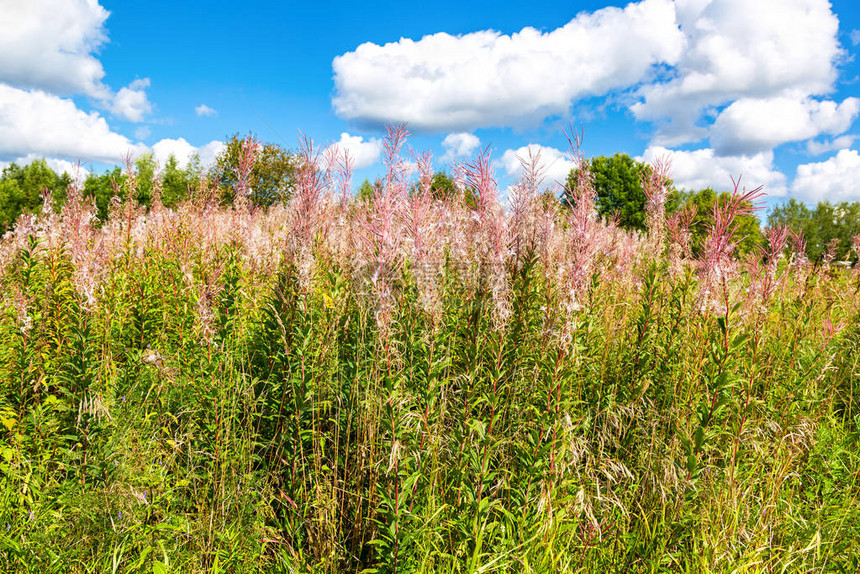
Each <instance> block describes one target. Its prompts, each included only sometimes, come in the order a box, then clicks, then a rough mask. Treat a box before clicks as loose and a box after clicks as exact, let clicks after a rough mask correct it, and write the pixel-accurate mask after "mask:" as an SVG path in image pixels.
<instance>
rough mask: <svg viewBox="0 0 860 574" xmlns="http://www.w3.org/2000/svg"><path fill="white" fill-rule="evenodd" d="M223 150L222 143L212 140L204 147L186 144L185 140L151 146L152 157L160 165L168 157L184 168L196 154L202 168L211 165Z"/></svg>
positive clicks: (180, 139)
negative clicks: (171, 157)
mask: <svg viewBox="0 0 860 574" xmlns="http://www.w3.org/2000/svg"><path fill="white" fill-rule="evenodd" d="M223 149H224V142H220V141H217V140H213V141H211V142H209V143H208V144H206V145H203V146H200V147H195V146H193V145H191V144H190V143H188V142H187V141H186V140H185V138H178V139H163V140H161V141H159V142H157V143H156V144H154V145H153V146H152V155H153V157H154V158H155V161H157V162H158V163H159V164H160V165H164V164H165V163H166V162H167V160H168V159H170V156H173V157H175V158H176V161H177V163H178V164H179V167H181V168H184V167H186V166H187V165H188V162H189V161H191V158H192V157H193V156H194V155H195V154H197V157H198V158H199V159H200V163H201V164H202V165H204V166H208V165H211V164H212V163H213V162H214V161H215V158H216V157H217V156H218V154H219V153H221V150H223Z"/></svg>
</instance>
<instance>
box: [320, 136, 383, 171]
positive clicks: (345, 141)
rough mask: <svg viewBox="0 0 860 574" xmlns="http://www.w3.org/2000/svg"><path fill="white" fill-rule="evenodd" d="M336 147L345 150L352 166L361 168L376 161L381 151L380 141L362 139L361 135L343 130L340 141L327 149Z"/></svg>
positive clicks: (341, 151) (341, 150)
mask: <svg viewBox="0 0 860 574" xmlns="http://www.w3.org/2000/svg"><path fill="white" fill-rule="evenodd" d="M334 147H337V148H338V149H339V150H340V153H343V151H344V150H346V152H347V153H349V157H351V158H352V159H353V161H354V162H355V164H354V166H353V167H354V168H355V169H361V168H363V167H368V166H371V165H373V164H374V163H376V161H377V160H378V159H379V154H380V153H382V142H381V141H379V140H378V139H376V138H371V139H370V140H368V141H364V138H363V137H361V136H351V135H349V134H348V133H346V132H344V133H342V134H340V141H339V142H337V143H334V144H332V145H330V146H329V149H331V148H334Z"/></svg>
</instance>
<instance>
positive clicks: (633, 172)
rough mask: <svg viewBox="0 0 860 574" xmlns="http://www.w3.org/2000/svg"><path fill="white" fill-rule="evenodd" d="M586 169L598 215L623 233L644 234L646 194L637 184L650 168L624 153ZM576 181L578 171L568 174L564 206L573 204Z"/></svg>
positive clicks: (595, 161)
mask: <svg viewBox="0 0 860 574" xmlns="http://www.w3.org/2000/svg"><path fill="white" fill-rule="evenodd" d="M589 167H590V170H591V173H592V177H593V181H594V190H595V192H596V194H597V198H596V201H595V205H596V207H597V215H599V216H600V217H604V218H617V220H618V224H619V225H620V226H621V227H622V228H624V229H635V230H637V231H645V192H644V191H642V185H641V184H640V181H641V177H642V176H643V175H645V174H647V173H648V172H649V171H650V169H651V168H650V167H648V165H647V164H644V163H642V162H638V161H636V160H634V159H633V158H631V157H630V156H629V155H627V154H626V153H616V154H615V155H613V156H611V157H608V156H598V157H595V158H593V159H592V160H591V161H590V164H589ZM576 177H577V170H571V172H570V175H569V176H568V178H567V187H566V188H565V191H564V193H563V197H562V199H563V201H564V202H565V203H569V202H570V201H571V200H572V199H571V198H572V197H573V194H572V193H571V191H572V190H573V188H574V186H575V185H576Z"/></svg>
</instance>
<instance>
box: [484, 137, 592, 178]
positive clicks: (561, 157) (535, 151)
mask: <svg viewBox="0 0 860 574" xmlns="http://www.w3.org/2000/svg"><path fill="white" fill-rule="evenodd" d="M530 154H531V155H530ZM530 157H531V158H539V162H538V165H539V166H540V169H541V174H542V175H543V177H544V185H553V184H555V183H559V184H561V185H564V184H565V182H566V181H567V176H568V175H569V174H570V170H572V169H574V168H576V163H574V162H573V161H571V160H570V159H569V157H568V155H567V154H566V153H565V152H563V151H560V150H557V149H555V148H552V147H546V146H541V145H537V144H529V145H527V146H523V147H521V148H519V149H516V150H512V149H509V150H507V151H505V153H504V154H502V159H501V164H502V167H503V168H504V170H505V172H506V173H507V174H508V175H509V176H511V177H516V178H518V177H520V176H521V175H522V161H521V159H522V160H526V161H528V160H529V158H530Z"/></svg>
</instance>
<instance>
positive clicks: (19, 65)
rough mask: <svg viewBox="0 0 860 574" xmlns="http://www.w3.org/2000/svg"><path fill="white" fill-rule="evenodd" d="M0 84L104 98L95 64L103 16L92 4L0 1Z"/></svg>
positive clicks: (62, 0) (49, 0) (82, 0)
mask: <svg viewBox="0 0 860 574" xmlns="http://www.w3.org/2000/svg"><path fill="white" fill-rule="evenodd" d="M0 12H2V14H3V17H2V18H0V82H3V83H5V84H8V85H10V86H13V87H17V88H23V89H37V90H44V91H47V92H51V93H54V94H57V95H72V94H86V95H88V96H92V97H95V98H98V99H106V98H108V97H109V90H108V89H107V88H106V87H105V86H104V84H102V78H103V77H104V75H105V72H104V69H103V68H102V65H101V62H99V60H98V59H97V58H96V57H95V56H94V55H93V54H94V52H96V51H97V50H98V48H99V47H100V46H101V45H102V44H104V43H105V42H106V41H107V35H106V33H105V29H104V23H105V20H107V17H108V15H109V12H108V11H107V10H105V9H104V8H102V7H101V6H99V4H98V2H96V1H94V0H27V1H26V2H20V1H16V0H2V1H0Z"/></svg>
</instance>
